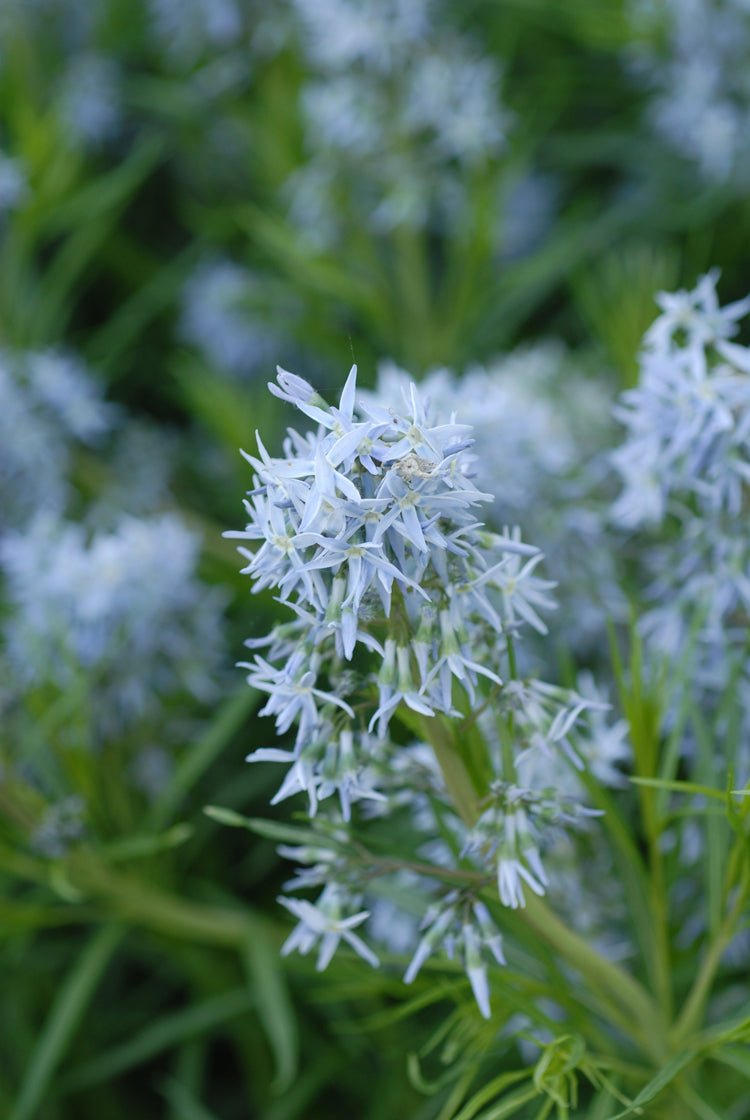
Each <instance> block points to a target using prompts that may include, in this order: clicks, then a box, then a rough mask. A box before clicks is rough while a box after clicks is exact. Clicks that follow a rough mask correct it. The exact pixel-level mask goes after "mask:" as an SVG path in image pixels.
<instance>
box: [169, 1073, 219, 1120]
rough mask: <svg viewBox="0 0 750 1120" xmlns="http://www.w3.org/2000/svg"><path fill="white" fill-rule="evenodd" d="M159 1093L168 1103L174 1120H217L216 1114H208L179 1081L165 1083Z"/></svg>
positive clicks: (203, 1106)
mask: <svg viewBox="0 0 750 1120" xmlns="http://www.w3.org/2000/svg"><path fill="white" fill-rule="evenodd" d="M161 1092H162V1093H163V1095H164V1096H165V1098H166V1099H167V1101H168V1102H169V1104H170V1106H171V1108H172V1112H173V1114H174V1116H175V1118H176V1120H219V1118H218V1117H217V1116H216V1113H214V1112H209V1111H208V1109H207V1108H206V1107H205V1105H202V1104H201V1102H200V1101H197V1100H196V1099H195V1097H194V1096H193V1094H192V1093H190V1092H189V1091H188V1090H187V1089H186V1088H185V1086H184V1085H182V1084H181V1083H180V1082H179V1081H175V1080H172V1079H170V1080H168V1081H165V1082H164V1084H163V1085H162V1087H161Z"/></svg>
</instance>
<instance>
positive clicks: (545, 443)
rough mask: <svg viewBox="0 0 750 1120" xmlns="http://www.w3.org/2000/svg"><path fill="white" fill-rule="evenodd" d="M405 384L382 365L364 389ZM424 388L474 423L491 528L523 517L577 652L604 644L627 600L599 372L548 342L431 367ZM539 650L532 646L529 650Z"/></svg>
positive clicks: (397, 390) (384, 390)
mask: <svg viewBox="0 0 750 1120" xmlns="http://www.w3.org/2000/svg"><path fill="white" fill-rule="evenodd" d="M408 385H409V377H408V375H407V374H406V373H405V372H404V371H403V370H401V369H399V368H398V367H397V366H395V365H394V364H393V363H391V362H384V363H381V365H380V366H379V369H378V381H377V385H376V388H375V390H374V391H373V392H372V393H365V394H363V396H364V399H365V400H368V401H369V400H372V401H375V402H379V403H382V402H385V401H388V400H393V399H395V398H397V397H399V396H400V395H401V394H402V393H403V392H404V391H405V389H407V388H408ZM421 391H422V393H423V395H424V397H425V399H426V400H428V401H429V403H430V407H431V408H433V409H435V410H436V411H440V412H441V413H444V414H449V413H455V415H456V417H457V419H458V420H460V421H462V422H464V423H468V424H470V425H471V427H472V435H473V438H474V444H473V446H472V448H471V454H472V455H473V456H474V461H473V469H474V470H476V471H480V470H481V473H482V476H483V477H485V478H488V479H492V488H493V501H492V506H491V509H489V510H488V511H487V514H486V516H487V517H488V518H489V519H491V521H492V523H493V524H494V526H495V527H496V528H500V527H501V526H503V525H508V524H517V523H522V524H523V526H524V532H525V533H527V534H528V535H529V536H530V537H531V539H533V540H534V542H535V543H536V544H538V545H539V547H540V548H541V549H542V550H543V552H544V554H545V556H547V557H548V558H549V559H548V564H547V567H548V569H549V572H550V575H552V576H554V579H555V581H556V583H557V593H556V599H557V604H558V608H559V614H558V615H557V616H556V618H557V624H558V627H559V629H560V630H562V631H564V632H565V633H566V634H568V635H573V637H572V638H571V639H570V640H571V641H572V642H573V644H574V646H575V647H576V648H577V649H580V650H584V651H589V650H590V649H591V648H592V647H594V646H595V645H603V644H604V639H603V633H604V617H605V616H609V617H618V616H620V615H622V614H623V602H622V597H621V593H620V592H619V590H618V588H617V585H616V580H615V571H614V563H613V560H612V550H611V549H609V548H608V547H607V544H608V542H607V540H606V534H607V532H608V529H607V520H606V511H607V507H606V505H605V502H604V500H603V498H600V497H597V496H596V490H597V486H598V478H599V477H600V476H602V475H603V473H604V472H603V471H602V470H601V469H600V468H599V466H598V457H599V455H600V453H601V451H602V449H603V448H604V446H605V445H607V444H608V443H609V440H610V437H611V433H610V430H609V429H610V424H609V422H608V419H607V417H608V412H609V408H610V401H609V398H608V396H607V393H606V390H605V386H604V384H603V383H602V381H601V379H600V380H599V381H597V380H595V379H593V378H590V377H585V376H582V374H581V371H580V368H579V367H578V366H577V365H575V364H574V363H573V362H572V360H571V357H570V355H569V354H568V353H567V352H566V350H565V348H564V347H563V346H562V344H561V343H559V342H557V341H555V340H548V341H546V342H540V343H536V344H535V345H533V346H527V347H519V348H518V349H517V350H515V351H514V352H513V353H511V354H507V355H504V356H501V357H499V358H497V359H495V360H494V361H493V362H491V363H490V364H489V365H488V366H486V367H480V366H472V367H470V368H469V369H468V370H466V371H465V372H464V373H463V374H462V375H461V376H457V375H456V374H454V373H452V372H451V371H449V370H447V369H437V370H433V371H432V372H430V373H428V374H427V376H426V377H425V378H424V380H423V381H422V383H421ZM548 608H549V602H547V603H546V604H545V609H548ZM532 625H534V626H535V628H536V629H537V630H538V629H539V628H538V626H536V624H535V623H532ZM544 652H545V651H544V643H536V644H535V648H534V655H535V656H536V657H538V656H542V657H543V656H544Z"/></svg>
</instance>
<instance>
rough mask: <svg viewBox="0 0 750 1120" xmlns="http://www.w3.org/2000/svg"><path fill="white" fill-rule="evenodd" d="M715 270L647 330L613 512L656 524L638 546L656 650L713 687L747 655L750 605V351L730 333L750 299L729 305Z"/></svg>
mask: <svg viewBox="0 0 750 1120" xmlns="http://www.w3.org/2000/svg"><path fill="white" fill-rule="evenodd" d="M717 278H718V273H716V272H712V273H709V274H708V275H706V276H704V277H702V279H701V280H700V281H699V283H698V284H697V286H696V288H695V289H694V290H693V291H691V292H685V291H680V292H676V293H672V294H669V293H663V294H661V295H660V296H659V297H658V302H659V305H660V307H661V309H662V314H661V315H660V316H659V318H658V319H657V320H656V321H655V323H654V324H653V326H652V327H651V328H650V329H649V331H648V332H647V333H646V336H645V338H644V347H643V352H642V355H641V377H640V383H639V385H638V387H637V388H635V389H632V390H630V391H628V392H626V393H624V394H623V396H622V402H621V404H620V406H619V408H618V409H617V417H618V419H619V420H620V421H621V423H622V424H623V425H624V427H625V430H626V436H625V440H624V442H623V444H622V446H621V447H619V448H618V449H617V450H616V451H615V452H614V453H613V455H612V462H613V464H614V466H615V468H616V469H617V471H618V472H619V474H620V475H621V477H622V481H623V490H622V493H621V494H620V496H619V498H618V499H617V501H616V502H615V503H614V505H613V508H612V516H613V518H614V520H615V521H616V522H617V523H618V524H619V525H620V526H621V527H623V528H625V529H630V530H636V529H640V530H650V531H651V533H652V539H651V541H650V544H649V546H648V548H647V549H645V550H644V548H643V546H642V544H641V545H639V557H640V560H641V562H643V561H644V560H645V563H646V566H647V569H648V571H649V573H650V587H649V590H648V592H647V597H648V600H649V601H650V603H651V604H652V605H651V606H650V607H649V609H648V610H647V611H646V612H645V614H644V616H643V618H642V620H641V625H642V631H643V633H644V635H645V637H646V639H647V642H648V648H649V649H651V650H652V651H653V652H654V654H655V655H657V656H660V657H667V658H669V659H672V660H674V659H677V660H679V659H680V658H683V657H684V656H687V655H690V656H692V659H693V666H692V671H693V674H694V680H695V683H696V685H697V686H699V687H701V688H705V689H708V690H711V691H714V692H715V691H716V690H717V689H720V688H723V687H724V686H725V685H726V684H727V682H728V679H729V678H728V674H730V675H731V674H732V673H733V672H735V671H736V667H737V656H736V655H737V653H738V652H739V653H740V655H741V658H742V659H744V658H745V654H744V653H743V652H742V651H743V650H744V648H745V644H746V639H745V633H746V627H747V620H748V617H749V612H750V547H748V541H747V533H746V531H745V526H744V516H743V515H744V511H745V510H746V509H747V502H748V487H749V486H750V376H749V375H750V349H748V348H747V347H745V346H742V345H740V344H738V343H736V342H732V341H730V339H731V338H732V336H733V335H734V334H735V333H736V331H737V329H738V327H737V322H738V320H739V319H741V318H742V317H743V316H744V315H746V314H747V313H748V311H750V297H749V298H747V299H743V300H740V301H737V302H736V303H733V304H729V305H728V306H726V307H723V308H722V307H720V306H719V302H718V298H717V294H716V281H717ZM657 532H658V533H659V534H660V536H659V539H658V540H657V539H654V536H655V534H656V533H657ZM741 676H742V677H743V678H744V676H745V670H743V672H742V674H741Z"/></svg>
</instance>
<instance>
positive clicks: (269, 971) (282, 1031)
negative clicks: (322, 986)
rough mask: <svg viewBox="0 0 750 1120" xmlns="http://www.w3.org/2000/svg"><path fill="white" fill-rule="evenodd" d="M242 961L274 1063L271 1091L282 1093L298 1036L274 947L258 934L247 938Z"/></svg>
mask: <svg viewBox="0 0 750 1120" xmlns="http://www.w3.org/2000/svg"><path fill="white" fill-rule="evenodd" d="M242 957H243V960H244V963H245V966H246V969H247V972H248V975H249V978H250V981H251V984H252V990H253V993H254V995H255V998H256V1001H257V1002H256V1007H257V1011H258V1015H259V1016H260V1021H261V1024H262V1026H263V1030H264V1031H265V1034H266V1038H267V1039H268V1042H269V1045H270V1047H271V1050H272V1051H273V1055H274V1059H275V1061H276V1077H275V1079H274V1083H273V1087H274V1089H275V1090H276V1091H277V1092H284V1091H285V1090H286V1089H288V1088H289V1087H290V1085H291V1084H292V1083H293V1081H294V1078H295V1076H296V1074H297V1051H298V1033H297V1020H296V1018H295V1015H294V1009H293V1007H292V1002H291V1000H290V998H289V989H288V987H287V984H286V981H285V979H284V974H283V972H282V970H281V967H280V965H279V952H278V947H277V946H276V945H272V944H270V942H269V941H268V939H267V938H265V937H263V936H262V935H261V934H258V935H257V936H255V937H253V938H251V939H250V940H249V941H248V942H247V944H246V946H245V947H244V950H243V952H242Z"/></svg>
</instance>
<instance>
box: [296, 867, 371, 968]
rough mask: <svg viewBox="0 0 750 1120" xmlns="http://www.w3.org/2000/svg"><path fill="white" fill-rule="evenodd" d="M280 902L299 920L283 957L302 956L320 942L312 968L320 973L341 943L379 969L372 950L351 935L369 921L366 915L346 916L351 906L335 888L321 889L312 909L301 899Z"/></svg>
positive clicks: (360, 912)
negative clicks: (296, 952)
mask: <svg viewBox="0 0 750 1120" xmlns="http://www.w3.org/2000/svg"><path fill="white" fill-rule="evenodd" d="M279 902H280V903H281V905H282V906H285V907H286V909H287V910H289V912H290V913H291V914H294V916H295V918H297V919H299V921H298V924H297V925H296V926H295V928H294V929H293V930H292V932H291V933H290V935H289V937H287V939H286V941H285V942H284V944H283V945H282V947H281V954H282V956H287V955H288V954H289V953H291V952H293V951H294V950H295V949H297V950H298V951H299V952H300V953H301V954H302V955H303V956H305V955H306V954H307V953H309V952H310V950H311V949H312V948H313V947H314V946H315V944H316V943H317V942H320V946H319V951H318V961H317V964H316V966H315V967H316V969H317V970H318V972H322V971H323V970H324V969H326V968H327V967H328V965H329V964H330V963H331V958H332V957H333V954H334V953H335V952H336V949H337V948H338V946H339V943H340V942H341V941H342V940H343V941H345V942H346V943H347V945H350V946H351V947H352V949H354V951H355V953H358V954H359V956H360V957H362V959H363V960H365V961H367V963H368V964H371V965H372V966H373V968H377V967H378V964H379V963H380V962H379V961H378V958H377V957H376V956H375V954H374V953H373V951H372V949H370V947H369V946H368V945H366V944H365V943H364V941H363V940H362V938H361V937H358V936H357V934H356V933H353V932H352V931H353V930H354V929H356V927H357V926H360V925H362V923H363V922H365V921H366V920H367V919H368V918H369V916H370V913H369V911H368V910H360V911H359V912H358V913H354V914H349V915H345V910H346V909H348V908H350V903H349V900H348V899H347V897H346V893H345V892H344V891H343V890H342V889H341V888H340V887H338V886H337V885H336V884H334V883H329V884H328V885H327V886H326V887H324V889H323V893H322V894H321V895H320V897H319V898H318V900H317V902H316V903H315V905H313V904H312V903H311V902H307V901H305V900H304V899H300V898H284V897H283V896H282V897H281V898H279Z"/></svg>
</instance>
